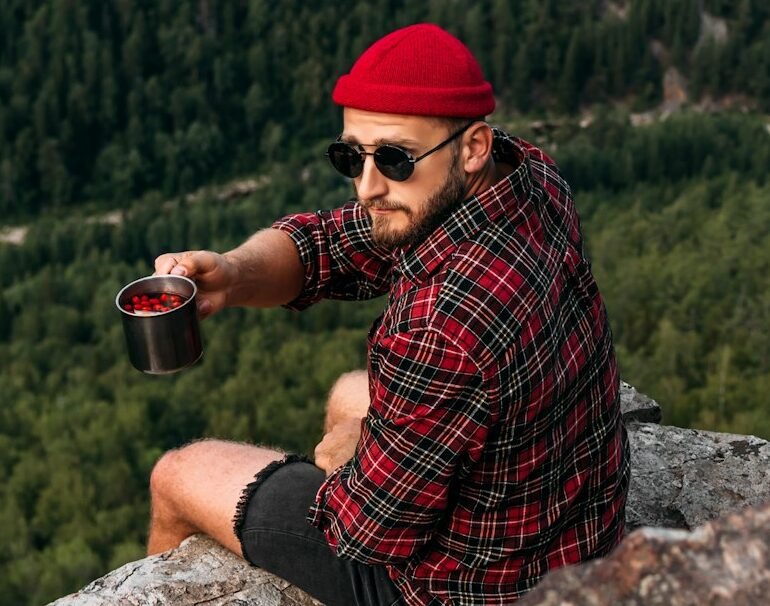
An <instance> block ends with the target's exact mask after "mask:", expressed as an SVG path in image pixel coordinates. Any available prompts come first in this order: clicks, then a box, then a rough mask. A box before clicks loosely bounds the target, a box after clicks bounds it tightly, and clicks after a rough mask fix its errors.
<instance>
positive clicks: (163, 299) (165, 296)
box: [160, 293, 168, 303]
mask: <svg viewBox="0 0 770 606" xmlns="http://www.w3.org/2000/svg"><path fill="white" fill-rule="evenodd" d="M167 299H168V295H167V294H166V293H163V294H162V295H161V296H160V300H161V301H163V302H164V303H165V302H166V300H167Z"/></svg>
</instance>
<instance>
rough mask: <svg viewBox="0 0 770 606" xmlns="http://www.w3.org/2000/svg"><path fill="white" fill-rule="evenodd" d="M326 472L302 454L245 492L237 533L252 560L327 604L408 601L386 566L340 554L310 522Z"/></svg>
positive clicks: (272, 468)
mask: <svg viewBox="0 0 770 606" xmlns="http://www.w3.org/2000/svg"><path fill="white" fill-rule="evenodd" d="M323 480H324V472H323V471H322V470H321V469H319V468H318V467H316V466H315V465H313V464H312V463H310V462H309V461H308V460H307V459H306V458H304V457H301V456H298V455H287V456H286V457H285V458H284V459H283V460H281V461H276V462H275V463H272V464H270V465H268V467H266V468H265V469H264V470H263V471H261V472H260V473H258V474H257V475H256V477H255V478H254V481H253V482H251V483H250V484H249V485H248V486H247V487H246V488H245V489H244V491H243V495H242V496H241V501H240V503H239V504H238V510H237V512H236V514H235V519H234V521H233V522H234V527H235V534H236V536H237V537H238V540H239V541H240V542H241V549H242V551H243V555H244V557H245V558H246V560H248V561H249V562H250V563H251V564H253V565H254V566H259V567H260V568H262V569H264V570H267V571H268V572H271V573H273V574H275V575H277V576H279V577H281V578H282V579H285V580H286V581H289V582H290V583H292V584H293V585H296V586H297V587H299V588H300V589H303V590H304V591H306V592H307V593H309V594H310V595H312V596H313V597H314V598H316V599H318V600H320V601H321V602H323V603H324V604H326V606H338V605H339V606H396V605H403V604H404V602H403V600H402V599H401V594H400V592H399V591H398V589H397V588H396V586H395V585H394V583H393V581H391V580H390V577H389V576H388V572H387V570H386V569H385V567H384V566H367V565H366V564H362V563H360V562H354V561H352V560H343V559H341V558H338V557H337V556H336V555H335V554H334V553H333V552H332V550H331V548H330V547H329V545H328V544H327V543H326V539H325V537H324V535H323V533H322V532H321V531H320V530H318V529H317V528H315V527H314V526H311V525H310V523H309V522H308V521H307V519H306V517H307V513H308V510H309V509H310V506H311V505H312V504H313V500H314V499H315V495H316V493H317V492H318V488H319V487H320V486H321V483H322V482H323Z"/></svg>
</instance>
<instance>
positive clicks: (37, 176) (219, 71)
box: [0, 0, 770, 219]
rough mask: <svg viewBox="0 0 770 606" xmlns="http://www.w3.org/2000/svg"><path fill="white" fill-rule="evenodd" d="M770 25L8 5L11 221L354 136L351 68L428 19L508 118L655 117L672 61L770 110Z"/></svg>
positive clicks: (500, 3)
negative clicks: (341, 87) (381, 40)
mask: <svg viewBox="0 0 770 606" xmlns="http://www.w3.org/2000/svg"><path fill="white" fill-rule="evenodd" d="M769 16H770V4H768V3H767V2H764V1H762V0H740V1H736V2H733V1H728V0H672V1H669V0H635V1H633V2H623V3H621V2H610V1H599V0H574V1H571V2H559V1H558V0H483V1H479V2H473V3H471V5H470V6H469V5H468V3H465V2H460V1H457V0H432V1H429V2H405V1H403V0H400V1H399V0H370V1H367V2H341V3H335V2H320V3H319V2H304V1H302V0H282V1H281V2H272V1H270V0H250V1H248V2H245V1H236V0H229V1H220V2H216V1H214V0H196V1H192V0H187V1H183V2H178V1H176V0H151V1H150V0H148V1H144V0H142V1H139V0H137V1H130V0H121V1H109V2H104V1H99V0H90V1H87V0H70V1H65V2H61V1H58V0H37V1H35V2H30V1H28V0H4V1H3V2H2V3H0V32H2V36H1V37H0V99H2V103H1V104H0V213H2V216H4V217H7V218H9V219H10V218H12V217H14V216H30V215H33V214H35V213H36V212H37V211H38V210H40V209H42V208H48V207H53V208H61V207H65V206H69V205H71V204H80V203H82V202H83V200H86V199H88V200H93V201H95V202H96V203H97V204H98V205H110V204H114V203H116V202H120V203H124V202H126V201H128V200H132V199H133V198H134V197H136V196H138V195H140V194H141V193H142V192H144V191H146V190H147V189H158V190H160V191H162V192H163V193H164V195H172V194H175V193H178V192H182V191H189V190H191V189H193V188H195V187H197V186H199V185H202V184H206V183H210V182H211V181H212V179H221V178H223V177H226V176H228V175H233V174H240V173H241V172H243V171H251V170H252V169H253V167H254V166H255V165H257V164H263V163H264V162H265V158H268V159H285V158H288V157H290V156H291V154H293V153H294V151H295V150H296V148H297V147H298V146H302V145H305V144H306V143H307V141H312V140H315V139H316V138H318V137H326V136H328V135H329V133H331V132H334V131H335V129H336V128H337V126H338V124H339V115H338V112H336V111H335V110H334V108H333V106H332V105H331V104H330V103H329V102H328V99H329V93H330V91H331V87H332V85H333V83H334V79H335V77H336V75H338V74H340V73H342V72H343V71H346V70H347V68H349V67H350V64H351V62H352V60H353V58H355V57H356V56H357V55H358V54H359V53H360V52H361V51H362V50H363V49H364V47H365V46H366V45H367V44H368V43H369V42H370V41H372V40H373V39H375V38H377V37H378V36H380V35H381V34H383V33H385V32H386V31H389V30H390V29H393V28H394V27H397V26H401V25H405V24H408V23H414V22H417V21H423V20H428V21H433V22H437V23H439V24H442V25H444V26H446V27H448V28H449V29H450V30H451V31H453V32H454V33H456V34H458V35H460V36H461V37H462V38H463V40H465V41H466V42H467V43H468V44H469V45H470V46H471V47H472V48H473V50H474V52H475V53H476V54H477V56H478V57H479V59H480V61H481V62H482V64H483V67H484V69H485V73H486V74H487V75H488V77H489V78H490V80H491V81H492V83H493V84H494V85H495V88H496V90H497V92H498V96H499V99H500V108H501V112H513V111H517V112H535V113H543V112H551V111H573V110H576V109H578V108H579V107H580V106H581V105H586V104H592V103H597V102H606V101H609V100H620V99H624V100H626V101H628V102H629V103H630V104H631V105H633V106H635V107H637V108H645V107H648V106H649V105H651V104H654V103H656V102H657V101H658V100H659V98H660V94H661V86H662V85H661V82H662V75H663V73H664V71H665V69H666V68H668V67H671V66H674V67H677V68H678V69H679V70H682V71H684V72H685V73H686V74H687V75H688V76H689V78H690V81H691V84H692V87H693V94H694V96H695V97H702V96H703V95H711V96H713V97H724V96H726V95H736V94H739V95H744V96H747V97H748V98H750V99H752V101H753V103H754V104H755V105H756V106H757V107H758V108H759V109H762V110H764V111H768V110H770V35H769V34H768V31H767V21H768V17H769ZM720 25H721V26H724V33H725V35H722V28H721V27H720ZM309 116H312V120H309V119H308V117H309Z"/></svg>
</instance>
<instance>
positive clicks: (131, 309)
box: [123, 303, 134, 311]
mask: <svg viewBox="0 0 770 606" xmlns="http://www.w3.org/2000/svg"><path fill="white" fill-rule="evenodd" d="M123 309H125V310H126V311H134V308H133V307H132V306H131V304H130V303H126V304H125V305H124V306H123Z"/></svg>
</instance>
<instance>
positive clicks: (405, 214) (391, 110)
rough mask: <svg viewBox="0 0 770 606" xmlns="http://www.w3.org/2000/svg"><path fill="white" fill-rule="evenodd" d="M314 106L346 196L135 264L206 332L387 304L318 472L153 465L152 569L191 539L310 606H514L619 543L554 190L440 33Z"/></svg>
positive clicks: (375, 59)
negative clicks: (319, 304) (308, 311)
mask: <svg viewBox="0 0 770 606" xmlns="http://www.w3.org/2000/svg"><path fill="white" fill-rule="evenodd" d="M333 98H334V101H335V102H336V103H337V104H338V105H341V106H342V107H343V108H344V109H343V112H344V129H343V132H342V134H341V135H340V136H339V138H338V139H337V141H335V142H334V143H333V144H332V145H330V147H329V152H328V156H329V159H330V161H331V162H332V164H333V166H334V167H335V168H336V169H337V170H338V171H339V172H341V173H342V174H344V175H346V176H347V177H350V178H351V179H352V180H353V185H354V188H355V192H356V196H357V200H356V201H354V202H351V203H348V204H346V205H344V206H342V207H341V208H339V209H336V210H332V211H321V212H317V213H307V214H299V215H294V216H290V217H286V218H284V219H282V220H280V221H278V222H276V223H275V224H274V225H273V228H272V229H268V230H264V231H260V232H258V233H257V234H255V235H254V236H253V237H252V238H251V239H249V240H248V241H247V242H246V243H244V244H243V245H242V246H240V247H238V248H236V249H235V250H232V251H230V252H227V253H225V254H223V255H219V254H216V253H212V252H207V251H197V252H185V253H177V254H165V255H162V256H160V257H159V258H158V259H157V260H156V263H155V267H156V272H157V273H160V274H163V273H178V274H183V275H187V276H189V277H191V278H193V279H195V280H196V281H197V283H198V285H199V287H200V298H201V303H200V313H201V315H202V316H207V315H209V314H211V313H215V312H217V311H219V310H221V309H222V308H224V307H226V306H233V305H252V306H273V305H286V306H289V307H292V308H294V309H302V308H305V307H307V306H309V305H311V304H313V303H315V302H316V301H319V300H321V299H323V298H343V299H364V298H370V297H375V296H378V295H381V294H385V293H387V295H388V298H387V303H386V306H385V310H384V313H383V314H382V315H381V316H380V317H379V318H378V319H377V320H375V322H374V324H373V326H372V328H371V330H370V333H369V337H368V339H369V343H368V346H369V348H368V371H367V373H362V372H353V373H350V374H347V375H344V376H343V377H342V378H341V379H340V381H339V382H338V383H337V384H336V385H335V386H334V388H333V389H332V392H331V394H330V398H329V403H328V411H327V419H326V425H325V430H326V434H325V436H324V438H323V440H322V442H321V443H320V444H319V445H318V446H317V448H316V451H315V465H313V464H312V463H310V462H307V461H305V460H303V459H302V458H301V457H298V456H296V455H288V456H284V455H283V453H279V452H275V451H273V450H269V449H266V448H261V447H257V446H252V445H245V444H235V443H229V442H220V441H213V440H210V441H202V442H197V443H194V444H191V445H188V446H186V447H184V448H182V449H180V450H176V451H172V452H169V453H167V454H166V455H165V456H164V457H163V458H162V459H161V460H160V461H159V462H158V464H157V466H156V468H155V470H154V471H153V475H152V480H151V488H152V524H151V529H150V539H149V552H150V553H157V552H160V551H163V550H165V549H168V548H171V547H174V546H176V545H177V544H178V543H179V542H180V541H181V540H182V539H184V538H185V537H187V536H189V535H190V534H192V533H195V532H204V533H206V534H208V535H210V536H212V537H214V538H215V539H216V540H218V541H219V542H220V543H222V544H223V545H225V546H226V547H228V548H229V549H231V550H232V551H234V552H235V553H237V554H240V555H243V557H245V558H246V559H247V560H249V561H250V562H252V563H253V564H255V565H258V566H261V567H263V568H265V569H267V570H270V571H272V572H274V573H276V574H278V575H280V576H282V577H284V578H286V579H287V580H289V581H291V582H293V583H295V584H296V585H298V586H300V587H302V588H304V589H305V590H306V591H308V592H309V593H311V594H312V595H314V596H316V597H317V598H319V599H320V600H322V601H324V602H325V603H327V604H330V605H331V604H344V605H349V604H409V605H428V604H431V605H434V604H510V603H512V602H514V601H515V600H516V599H517V598H518V597H520V596H521V595H522V594H523V593H524V592H526V591H527V590H528V589H530V588H531V587H533V586H534V585H535V583H536V582H537V581H538V580H539V579H540V578H541V577H542V575H544V574H545V573H546V572H547V571H548V570H551V569H554V568H557V567H560V566H564V565H567V564H573V563H577V562H580V561H583V560H586V559H589V558H593V557H597V556H602V555H605V554H606V553H608V552H609V551H610V550H611V549H612V548H613V547H614V546H615V545H616V544H617V543H618V542H619V541H620V539H621V538H622V535H623V531H624V508H625V499H626V492H627V488H628V446H627V439H626V434H625V430H624V428H623V425H622V422H621V418H620V410H619V401H618V372H617V366H616V362H615V357H614V353H613V346H612V340H611V334H610V329H609V326H608V323H607V318H606V314H605V310H604V305H603V303H602V300H601V297H600V295H599V292H598V290H597V287H596V284H595V283H594V280H593V278H592V275H591V271H590V267H589V264H588V262H587V260H586V259H585V256H584V253H583V244H582V238H581V234H580V229H579V222H578V217H577V215H576V212H575V208H574V205H573V202H572V199H571V196H570V191H569V188H568V186H567V184H566V183H565V182H564V181H563V180H562V178H561V177H560V176H559V173H558V171H557V169H556V167H555V166H554V164H553V162H552V160H551V159H550V158H548V157H547V156H546V155H545V154H544V153H543V152H541V151H540V150H538V149H536V148H535V147H533V146H531V145H529V144H528V143H526V142H524V141H522V140H521V139H518V138H515V137H511V136H508V135H506V134H505V133H503V132H502V131H499V130H497V129H495V130H493V129H491V128H490V127H489V126H488V125H487V124H486V122H484V120H483V116H485V115H487V114H489V113H491V111H492V110H493V108H494V98H493V96H492V89H491V86H490V85H489V84H488V83H487V82H486V81H485V80H484V78H483V75H482V73H481V70H480V68H479V66H478V63H477V62H476V60H475V59H474V58H473V56H472V55H471V53H470V51H469V50H468V49H467V48H466V47H465V46H464V45H463V44H462V43H461V42H460V41H459V40H457V39H456V38H454V37H453V36H451V35H450V34H448V33H447V32H445V31H444V30H442V29H440V28H438V27H436V26H433V25H425V24H423V25H415V26H410V27H407V28H403V29H400V30H397V31H395V32H393V33H391V34H389V35H388V36H385V37H384V38H382V39H381V40H379V41H377V42H376V43H375V44H374V45H373V46H371V47H370V48H369V49H368V50H367V51H366V52H364V54H363V55H362V56H361V57H360V58H359V60H358V61H357V62H356V63H355V65H354V66H353V68H352V69H351V71H350V73H349V74H346V75H344V76H342V77H341V78H340V79H339V80H338V82H337V84H336V87H335V89H334V94H333ZM255 474H256V478H255V479H253V480H252V478H253V476H254V475H255ZM244 487H245V489H244ZM234 514H235V521H234V526H235V527H234V528H233V525H231V518H233V515H234ZM306 518H307V520H306ZM307 522H309V523H307Z"/></svg>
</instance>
